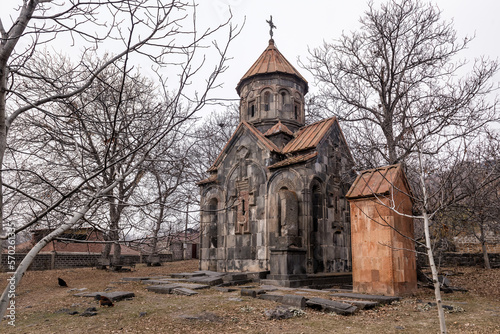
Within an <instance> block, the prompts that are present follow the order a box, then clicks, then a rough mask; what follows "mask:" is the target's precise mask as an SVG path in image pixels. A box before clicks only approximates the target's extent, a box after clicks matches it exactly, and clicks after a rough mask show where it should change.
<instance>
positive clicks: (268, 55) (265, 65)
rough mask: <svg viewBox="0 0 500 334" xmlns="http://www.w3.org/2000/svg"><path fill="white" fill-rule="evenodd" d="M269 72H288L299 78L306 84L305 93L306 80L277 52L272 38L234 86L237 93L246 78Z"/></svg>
mask: <svg viewBox="0 0 500 334" xmlns="http://www.w3.org/2000/svg"><path fill="white" fill-rule="evenodd" d="M271 73H284V74H290V75H294V76H296V77H298V78H299V79H300V80H302V81H304V83H305V84H306V93H307V90H308V84H307V80H306V79H304V77H303V76H302V75H301V74H300V73H299V71H297V70H296V69H295V67H293V65H292V64H290V62H289V61H288V60H286V58H285V57H284V56H283V55H282V54H281V52H279V50H278V49H277V48H276V46H275V45H274V40H273V39H270V40H269V45H268V47H267V48H266V49H265V50H264V52H263V53H262V54H261V55H260V57H259V58H258V59H257V61H256V62H255V63H254V64H253V65H252V67H250V69H249V70H248V71H247V72H246V73H245V75H243V77H242V78H241V79H240V82H239V83H238V85H237V86H236V90H237V91H238V94H239V93H240V88H241V85H242V83H243V81H245V80H246V79H248V78H251V77H253V76H256V75H260V74H271Z"/></svg>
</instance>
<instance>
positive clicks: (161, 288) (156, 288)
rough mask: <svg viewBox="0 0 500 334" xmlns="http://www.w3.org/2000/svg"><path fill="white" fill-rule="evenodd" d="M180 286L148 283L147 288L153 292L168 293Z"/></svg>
mask: <svg viewBox="0 0 500 334" xmlns="http://www.w3.org/2000/svg"><path fill="white" fill-rule="evenodd" d="M177 288H180V286H179V285H177V284H159V285H148V286H147V288H146V289H147V290H148V291H151V292H155V293H162V294H169V293H172V290H173V289H177Z"/></svg>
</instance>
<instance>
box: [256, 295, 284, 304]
mask: <svg viewBox="0 0 500 334" xmlns="http://www.w3.org/2000/svg"><path fill="white" fill-rule="evenodd" d="M259 299H263V300H272V301H273V302H277V303H281V301H282V300H283V295H275V294H271V293H264V294H262V295H259Z"/></svg>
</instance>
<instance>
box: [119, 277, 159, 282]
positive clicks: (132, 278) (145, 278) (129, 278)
mask: <svg viewBox="0 0 500 334" xmlns="http://www.w3.org/2000/svg"><path fill="white" fill-rule="evenodd" d="M163 277H165V276H154V277H151V276H140V277H122V278H121V280H122V281H131V282H135V281H145V280H150V279H160V278H163Z"/></svg>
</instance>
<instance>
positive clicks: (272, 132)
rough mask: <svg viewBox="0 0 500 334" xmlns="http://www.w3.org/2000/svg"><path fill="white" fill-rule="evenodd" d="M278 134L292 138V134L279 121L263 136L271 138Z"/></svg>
mask: <svg viewBox="0 0 500 334" xmlns="http://www.w3.org/2000/svg"><path fill="white" fill-rule="evenodd" d="M278 133H286V134H287V135H290V136H293V132H292V131H290V129H289V128H287V127H286V125H284V124H283V123H281V121H278V123H276V124H275V125H274V126H273V127H272V128H270V129H269V130H267V131H266V133H264V136H266V137H267V136H271V135H276V134H278Z"/></svg>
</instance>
